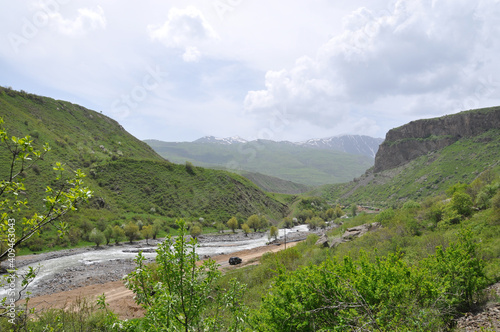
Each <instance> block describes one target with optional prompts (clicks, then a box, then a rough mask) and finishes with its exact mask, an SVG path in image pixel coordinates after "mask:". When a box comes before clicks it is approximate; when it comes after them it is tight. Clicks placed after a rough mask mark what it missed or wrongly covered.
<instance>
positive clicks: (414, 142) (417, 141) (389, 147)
mask: <svg viewBox="0 0 500 332" xmlns="http://www.w3.org/2000/svg"><path fill="white" fill-rule="evenodd" d="M490 129H500V106H498V107H491V108H484V109H478V110H472V111H466V112H461V113H457V114H453V115H447V116H444V117H440V118H434V119H425V120H418V121H412V122H410V123H408V124H406V125H404V126H401V127H399V128H395V129H391V130H390V131H389V132H388V133H387V135H386V138H385V141H384V142H383V143H382V144H381V145H380V148H379V150H378V152H377V155H376V156H375V166H374V172H375V173H377V172H381V171H384V170H387V169H391V168H394V167H397V166H400V165H403V164H405V163H407V162H409V161H410V160H413V159H415V158H417V157H420V156H423V155H425V154H427V153H429V152H431V151H436V150H439V149H442V148H444V147H446V146H448V145H450V144H453V143H454V142H456V141H457V140H459V139H460V138H462V137H473V136H476V135H479V134H481V133H484V132H486V131H488V130H490Z"/></svg>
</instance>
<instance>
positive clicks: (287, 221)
mask: <svg viewBox="0 0 500 332" xmlns="http://www.w3.org/2000/svg"><path fill="white" fill-rule="evenodd" d="M281 225H282V226H283V228H292V227H293V220H292V218H290V217H285V218H283V221H282V222H281Z"/></svg>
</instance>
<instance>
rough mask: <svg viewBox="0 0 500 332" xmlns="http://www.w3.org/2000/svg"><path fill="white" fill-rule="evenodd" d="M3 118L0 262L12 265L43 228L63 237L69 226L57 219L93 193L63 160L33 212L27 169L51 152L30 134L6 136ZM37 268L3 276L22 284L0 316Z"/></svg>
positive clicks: (0, 305) (1, 306)
mask: <svg viewBox="0 0 500 332" xmlns="http://www.w3.org/2000/svg"><path fill="white" fill-rule="evenodd" d="M3 123H4V121H3V119H2V118H0V148H2V149H3V150H4V151H5V152H4V153H5V155H6V156H7V162H8V164H7V165H8V166H7V169H6V173H4V174H6V178H5V179H2V180H0V262H1V261H4V260H7V259H8V260H10V262H11V263H12V264H11V266H14V261H13V259H14V255H15V252H16V250H17V248H18V247H19V246H20V245H21V244H23V243H25V242H27V241H28V240H29V239H31V238H32V237H34V236H37V235H39V234H40V233H41V231H42V229H43V228H45V227H50V226H52V227H55V228H56V229H57V233H58V235H59V237H60V238H63V236H64V235H65V233H67V232H68V230H69V225H68V224H67V223H66V222H64V221H60V222H58V223H56V221H57V220H58V219H60V218H61V217H62V216H64V215H66V214H67V213H68V212H70V211H75V210H77V206H78V204H79V203H81V202H85V201H88V199H89V198H90V197H91V196H92V191H91V190H89V189H88V188H87V187H85V186H84V183H83V179H84V177H85V174H84V173H83V172H82V171H81V170H79V169H78V170H76V171H74V172H73V175H72V176H71V177H67V172H66V171H65V166H64V165H63V164H62V163H59V162H58V163H56V164H55V166H54V167H53V170H54V171H55V172H56V175H55V177H54V181H53V182H52V183H54V185H51V186H47V187H46V189H45V193H46V196H45V198H44V205H43V208H42V210H41V211H39V212H35V213H33V214H32V212H31V211H29V210H30V202H28V199H27V198H26V197H28V196H27V195H26V191H27V190H28V189H27V188H26V187H25V183H24V180H25V179H24V177H25V174H26V171H27V170H29V169H31V168H33V167H34V166H35V164H36V163H37V162H38V161H40V160H41V159H42V158H43V156H44V155H45V154H46V153H48V152H49V151H50V147H49V145H48V144H45V145H44V146H43V148H42V150H37V149H36V148H35V147H34V144H33V140H32V139H31V137H30V136H25V137H22V138H19V137H15V136H9V135H8V133H7V131H6V130H5V128H4V126H3ZM35 276H36V269H33V268H31V267H30V268H29V270H28V273H27V274H26V275H24V276H18V275H17V274H16V272H15V270H10V273H8V274H7V275H5V276H4V278H2V279H3V280H2V281H0V286H3V285H4V282H6V283H7V284H12V283H15V282H16V279H18V278H20V279H21V282H19V285H20V286H21V287H20V288H18V289H17V290H16V292H15V294H9V295H12V296H9V301H7V297H5V298H3V299H2V301H0V316H1V317H4V316H6V315H7V314H9V315H11V314H12V313H11V312H9V311H8V309H9V307H8V306H7V302H10V303H14V302H15V301H17V300H19V299H20V297H21V296H22V293H23V292H24V290H25V289H26V287H27V286H28V285H29V283H30V282H31V281H32V280H33V279H34V278H35Z"/></svg>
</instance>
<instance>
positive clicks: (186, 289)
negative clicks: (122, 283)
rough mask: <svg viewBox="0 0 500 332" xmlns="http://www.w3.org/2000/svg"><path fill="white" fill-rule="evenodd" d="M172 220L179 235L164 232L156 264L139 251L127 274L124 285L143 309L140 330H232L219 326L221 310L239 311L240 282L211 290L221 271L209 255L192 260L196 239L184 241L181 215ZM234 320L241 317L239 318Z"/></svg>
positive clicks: (184, 226)
mask: <svg viewBox="0 0 500 332" xmlns="http://www.w3.org/2000/svg"><path fill="white" fill-rule="evenodd" d="M177 224H178V226H179V236H177V237H176V239H174V238H173V237H172V236H170V235H168V236H167V237H166V239H165V241H164V242H162V243H160V244H159V245H158V250H157V256H156V267H155V265H147V264H145V258H144V256H143V255H142V253H139V255H138V256H137V258H136V264H137V267H136V269H135V271H133V272H132V273H130V274H129V275H128V276H127V278H126V286H127V287H128V288H129V289H131V290H132V291H133V292H134V293H135V294H136V296H135V299H136V301H137V303H139V304H141V305H142V306H143V307H144V308H145V309H146V314H145V317H144V319H143V320H142V322H141V324H142V326H141V329H142V330H145V331H151V330H155V331H186V332H187V331H205V330H215V331H218V330H223V331H227V330H234V331H236V330H237V329H234V328H230V327H226V328H225V327H224V326H222V325H221V324H222V323H221V321H222V319H221V316H220V315H221V314H222V312H223V311H226V310H224V309H225V308H230V309H234V310H235V312H234V313H233V312H232V310H229V312H225V313H224V314H233V315H238V314H239V313H241V309H242V308H243V306H242V304H241V299H242V295H243V294H242V287H241V285H239V284H237V283H233V284H232V285H233V286H234V285H236V287H230V288H229V289H228V290H224V289H216V283H217V281H218V280H219V279H220V277H221V275H222V274H221V272H220V271H219V269H218V265H217V264H216V262H215V261H214V260H211V259H209V260H205V261H203V262H202V263H201V264H197V261H198V255H197V254H196V247H197V241H196V239H195V238H191V240H190V241H187V233H188V231H187V228H186V224H185V222H184V221H183V220H179V221H177ZM193 227H196V226H193ZM235 290H237V291H235ZM235 318H238V317H235ZM235 321H241V318H238V319H235ZM240 324H241V323H240ZM228 328H230V329H228Z"/></svg>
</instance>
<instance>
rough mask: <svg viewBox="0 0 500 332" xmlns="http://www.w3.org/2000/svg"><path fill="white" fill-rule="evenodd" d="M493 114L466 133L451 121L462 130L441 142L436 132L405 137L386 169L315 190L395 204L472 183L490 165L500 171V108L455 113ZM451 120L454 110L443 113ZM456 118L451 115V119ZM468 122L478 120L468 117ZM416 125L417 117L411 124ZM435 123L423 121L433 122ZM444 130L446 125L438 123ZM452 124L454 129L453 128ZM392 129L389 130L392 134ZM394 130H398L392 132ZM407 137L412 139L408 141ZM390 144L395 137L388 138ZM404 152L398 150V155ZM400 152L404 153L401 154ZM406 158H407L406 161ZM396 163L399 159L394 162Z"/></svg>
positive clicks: (346, 199)
mask: <svg viewBox="0 0 500 332" xmlns="http://www.w3.org/2000/svg"><path fill="white" fill-rule="evenodd" d="M482 115H483V116H485V117H489V120H488V121H487V122H488V125H485V126H484V127H483V130H481V129H480V128H479V126H474V127H475V128H474V131H473V132H472V133H469V134H468V133H467V130H469V132H470V131H471V129H467V127H468V126H467V125H464V127H463V129H457V128H456V126H453V125H450V126H449V128H451V129H453V130H455V131H457V132H456V134H454V135H446V133H444V132H443V133H442V135H440V136H439V137H445V138H446V142H445V143H446V144H444V143H443V141H444V139H443V140H440V143H439V144H436V143H435V142H436V141H438V140H436V139H432V137H430V138H427V139H418V138H415V139H409V138H405V139H404V140H400V141H404V144H405V146H404V147H401V146H400V147H399V150H397V149H394V148H393V150H392V151H391V153H392V154H391V155H390V157H391V158H393V159H394V160H398V163H399V165H398V166H393V167H390V168H384V169H383V170H381V171H375V170H374V168H371V169H369V170H368V171H367V172H366V173H365V174H364V175H362V176H361V177H358V178H356V179H355V180H354V181H351V182H349V183H344V184H338V185H327V186H322V187H320V188H317V189H316V190H314V191H313V192H312V194H315V195H320V196H323V197H325V198H327V199H328V200H331V201H339V202H355V203H358V204H362V205H364V204H366V205H377V204H378V205H385V206H390V205H393V204H395V203H402V202H404V201H406V200H410V199H413V200H420V199H423V198H426V197H428V196H436V195H440V194H443V193H444V192H445V190H446V189H447V188H449V187H450V186H451V185H453V184H455V183H457V182H462V183H471V182H472V181H473V180H474V179H476V178H477V177H478V176H479V175H481V174H482V173H484V172H486V171H489V170H491V171H493V173H495V172H499V171H500V128H491V126H490V124H491V122H492V121H493V120H492V119H491V117H492V116H494V117H495V118H500V116H499V115H500V108H498V107H497V108H492V109H488V111H486V110H484V109H481V110H472V111H468V112H463V113H459V114H457V115H456V116H455V119H457V122H460V121H461V118H462V117H464V116H473V117H477V119H478V121H479V122H481V121H482V120H481V116H482ZM443 119H446V121H451V120H453V119H454V118H453V116H447V117H443ZM450 119H451V120H450ZM421 121H426V122H429V123H432V124H436V123H439V121H441V118H438V119H432V121H430V120H421ZM464 123H468V124H469V125H473V124H471V123H470V121H469V122H467V121H466V122H464ZM410 125H411V126H416V125H418V123H416V124H415V123H413V124H409V125H408V126H410ZM429 127H430V126H424V128H429ZM437 127H439V128H440V129H439V130H441V131H443V130H444V129H445V128H446V127H444V128H443V127H442V126H437ZM451 129H450V130H451ZM401 131H402V132H408V127H405V128H403V129H401ZM388 135H389V134H388ZM391 135H395V133H392V134H391ZM430 141H432V143H433V144H432V148H430V149H429V142H430ZM408 142H412V143H411V144H412V145H411V147H408ZM384 144H387V145H388V146H390V147H393V146H394V143H393V144H392V145H390V143H384ZM384 144H383V145H382V146H381V150H379V153H378V154H377V157H376V160H377V159H379V160H380V159H385V160H386V159H387V158H382V157H383V156H381V155H380V154H381V151H383V150H384V149H383V146H384ZM412 153H413V154H414V157H413V158H410V159H407V160H404V158H403V157H402V156H406V157H405V158H408V156H409V155H411V154H412ZM398 154H399V155H398ZM398 158H399V159H398ZM403 160H404V161H403ZM394 164H396V163H394Z"/></svg>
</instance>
